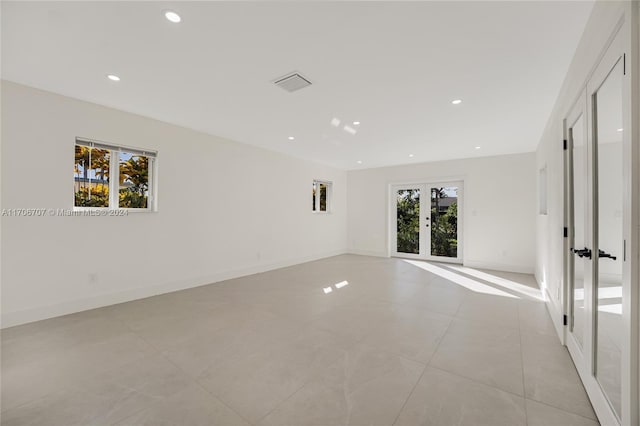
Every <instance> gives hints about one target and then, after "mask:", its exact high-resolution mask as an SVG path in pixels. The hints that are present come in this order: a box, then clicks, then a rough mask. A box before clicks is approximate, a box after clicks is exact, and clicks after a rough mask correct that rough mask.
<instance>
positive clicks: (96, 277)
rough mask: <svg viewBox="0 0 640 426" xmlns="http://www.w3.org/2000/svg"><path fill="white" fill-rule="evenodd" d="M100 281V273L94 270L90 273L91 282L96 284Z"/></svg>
mask: <svg viewBox="0 0 640 426" xmlns="http://www.w3.org/2000/svg"><path fill="white" fill-rule="evenodd" d="M97 282H98V274H96V273H95V272H92V273H90V274H89V284H95V283H97Z"/></svg>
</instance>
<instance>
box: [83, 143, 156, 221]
mask: <svg viewBox="0 0 640 426" xmlns="http://www.w3.org/2000/svg"><path fill="white" fill-rule="evenodd" d="M156 156H157V153H156V152H154V151H143V150H139V149H133V148H124V147H120V146H115V145H109V144H105V143H102V142H94V141H89V140H85V139H76V146H75V164H74V194H75V200H74V207H75V208H80V209H82V208H108V209H135V210H140V211H144V210H147V211H151V210H154V208H153V206H154V196H153V194H154V190H155V188H154V185H153V182H154V180H153V175H154V165H155V159H156Z"/></svg>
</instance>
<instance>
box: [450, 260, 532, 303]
mask: <svg viewBox="0 0 640 426" xmlns="http://www.w3.org/2000/svg"><path fill="white" fill-rule="evenodd" d="M450 268H451V269H454V270H456V271H459V272H462V273H463V274H467V275H471V276H474V277H476V278H479V279H481V280H484V281H488V282H490V283H492V284H495V285H498V286H500V287H504V288H506V289H509V290H511V291H515V292H517V293H520V294H522V295H525V296H527V297H530V298H533V299H537V300H544V297H543V295H542V292H541V291H540V289H537V288H533V287H529V286H527V285H524V284H520V283H517V282H515V281H511V280H508V279H506V278H502V277H498V276H496V275H491V274H487V273H486V272H482V271H478V270H477V269H472V268H468V267H466V266H459V265H452V266H450Z"/></svg>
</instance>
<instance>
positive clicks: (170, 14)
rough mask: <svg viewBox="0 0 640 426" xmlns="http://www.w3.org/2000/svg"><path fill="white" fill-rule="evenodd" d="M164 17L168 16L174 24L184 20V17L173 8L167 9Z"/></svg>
mask: <svg viewBox="0 0 640 426" xmlns="http://www.w3.org/2000/svg"><path fill="white" fill-rule="evenodd" d="M164 17H165V18H167V20H168V21H170V22H173V23H174V24H177V23H178V22H180V21H182V18H181V17H180V15H178V14H177V13H176V12H174V11H172V10H167V11H166V12H165V13H164Z"/></svg>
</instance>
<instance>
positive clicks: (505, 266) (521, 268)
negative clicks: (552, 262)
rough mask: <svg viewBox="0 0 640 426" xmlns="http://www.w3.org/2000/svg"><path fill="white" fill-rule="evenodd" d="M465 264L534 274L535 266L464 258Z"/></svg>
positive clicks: (478, 267) (471, 266)
mask: <svg viewBox="0 0 640 426" xmlns="http://www.w3.org/2000/svg"><path fill="white" fill-rule="evenodd" d="M463 265H464V266H466V267H469V268H476V269H490V270H492V271H502V272H516V273H519V274H533V266H525V265H512V264H506V263H493V262H483V261H476V260H464V261H463Z"/></svg>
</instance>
